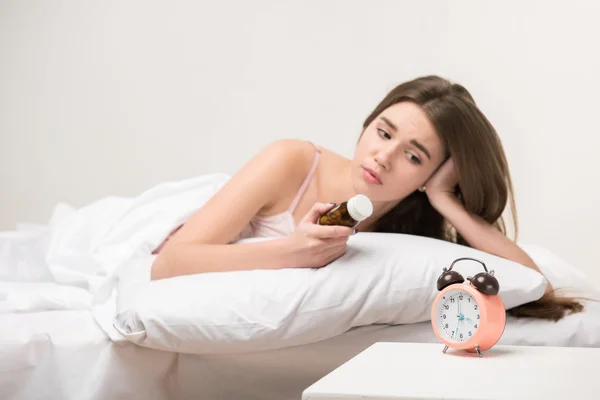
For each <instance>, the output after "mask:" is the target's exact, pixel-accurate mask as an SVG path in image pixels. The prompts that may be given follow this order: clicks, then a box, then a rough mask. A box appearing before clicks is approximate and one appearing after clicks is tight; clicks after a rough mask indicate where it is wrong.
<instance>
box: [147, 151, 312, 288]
mask: <svg viewBox="0 0 600 400" xmlns="http://www.w3.org/2000/svg"><path fill="white" fill-rule="evenodd" d="M306 146H310V145H309V144H308V145H306ZM306 148H307V147H304V146H303V143H300V142H299V141H293V140H281V141H277V142H275V143H272V144H270V145H269V146H267V147H266V148H265V149H263V150H262V151H261V152H260V153H259V154H258V155H257V156H255V157H254V158H253V159H252V160H250V161H249V162H248V163H247V164H246V165H245V166H244V167H243V168H242V169H241V170H240V171H239V172H238V173H236V174H235V175H234V176H233V177H232V178H231V179H230V180H229V181H228V182H227V183H226V184H225V185H224V186H223V187H222V188H221V189H220V190H219V191H218V192H217V193H216V194H215V195H214V196H212V197H211V199H210V200H209V201H207V202H206V203H205V204H204V205H203V206H202V207H201V208H200V209H199V210H198V211H197V212H196V213H195V214H194V215H192V216H191V218H190V219H189V220H188V221H187V222H186V223H185V225H183V227H182V228H181V229H179V230H178V231H177V232H176V233H175V234H174V235H173V236H172V237H171V238H169V240H168V241H167V243H166V244H165V245H164V247H163V248H162V249H161V251H160V253H159V254H158V256H157V258H156V260H155V262H154V265H153V266H152V279H162V278H169V277H173V276H178V275H186V274H193V273H201V272H213V271H223V270H231V269H233V268H235V269H250V268H258V267H261V268H265V267H266V268H269V267H274V266H275V265H277V263H278V262H279V263H280V262H281V261H280V260H282V259H287V255H286V253H287V252H288V250H289V249H288V246H285V241H283V240H275V241H269V242H266V243H262V242H261V243H248V244H244V245H228V244H227V243H229V242H231V241H232V240H233V239H235V237H236V236H237V235H238V234H239V233H240V232H241V231H242V229H244V227H246V226H247V225H248V223H249V222H250V220H251V219H252V218H253V217H254V216H255V215H256V214H258V213H259V212H261V210H264V209H266V208H268V207H269V206H271V205H273V204H274V203H275V202H276V201H277V200H279V199H281V196H283V195H285V193H286V192H290V191H292V190H293V186H294V185H295V186H300V184H301V182H302V179H303V176H304V175H305V173H306V171H308V169H309V168H310V167H309V166H310V160H308V158H307V156H306V153H305V149H306ZM313 152H314V150H313ZM305 170H306V171H305Z"/></svg>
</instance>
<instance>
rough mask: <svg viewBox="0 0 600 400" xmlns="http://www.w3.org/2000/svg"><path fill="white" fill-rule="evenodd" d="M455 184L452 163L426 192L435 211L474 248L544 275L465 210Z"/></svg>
mask: <svg viewBox="0 0 600 400" xmlns="http://www.w3.org/2000/svg"><path fill="white" fill-rule="evenodd" d="M455 184H456V176H455V175H454V171H453V165H452V161H451V160H450V161H449V162H448V163H446V165H444V166H442V168H440V170H439V171H438V175H437V176H435V177H433V178H432V179H430V181H429V182H428V183H427V186H426V193H427V195H428V198H429V202H430V203H431V205H432V206H433V208H435V209H436V210H437V211H438V212H439V213H440V214H441V215H442V216H443V217H444V218H445V219H446V220H447V221H448V222H449V223H450V224H452V226H453V227H454V228H455V229H456V231H457V232H458V233H460V235H461V236H462V237H463V238H464V239H465V240H466V241H467V243H469V245H470V246H471V247H473V248H475V249H477V250H481V251H484V252H486V253H490V254H494V255H497V256H499V257H502V258H505V259H507V260H511V261H514V262H517V263H519V264H521V265H524V266H526V267H529V268H531V269H533V270H535V271H537V272H539V273H540V274H542V271H541V270H540V269H539V267H538V266H537V265H536V264H535V262H534V261H533V259H532V258H531V257H529V255H528V254H527V253H526V252H525V251H524V250H523V249H521V248H520V247H519V246H518V245H517V244H516V243H514V242H513V241H512V240H510V239H509V238H508V237H506V235H504V234H503V233H502V232H501V231H499V230H498V229H496V228H495V227H494V226H492V225H491V224H489V223H488V222H487V221H485V220H483V219H482V218H480V217H479V216H477V215H474V214H472V213H470V212H468V211H467V210H466V209H465V208H464V207H463V205H462V204H461V203H460V201H459V200H458V199H457V198H456V196H455V195H454V194H453V191H452V189H451V188H454V186H455ZM542 275H543V274H542ZM550 291H552V285H550V283H548V285H547V287H546V293H548V292H550Z"/></svg>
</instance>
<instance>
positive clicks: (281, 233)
mask: <svg viewBox="0 0 600 400" xmlns="http://www.w3.org/2000/svg"><path fill="white" fill-rule="evenodd" d="M315 149H316V153H315V158H314V161H313V164H312V167H311V169H310V171H309V173H308V175H307V176H306V178H304V182H302V185H301V186H300V189H299V190H298V192H297V193H296V196H295V197H294V200H292V203H291V204H290V206H289V207H288V209H287V210H285V211H283V212H281V213H279V214H274V215H255V216H254V217H253V218H252V220H250V223H249V224H248V225H247V226H246V227H245V228H244V229H243V230H242V231H241V232H240V233H239V234H238V235H237V236H236V237H235V238H234V239H233V240H232V242H236V241H238V240H242V239H249V238H258V237H285V236H289V235H290V234H291V233H292V232H294V230H295V229H296V223H295V221H294V210H295V209H296V207H297V206H298V203H299V202H300V199H301V198H302V196H303V195H304V192H306V189H308V185H309V184H310V182H311V180H312V178H313V175H314V174H315V171H316V170H317V166H318V164H319V158H320V155H321V151H320V150H319V149H318V148H317V147H316V146H315ZM181 226H183V225H181ZM181 226H179V227H177V228H176V229H175V230H173V231H172V232H171V233H170V234H169V236H168V237H167V238H166V239H165V240H164V241H163V242H162V243H161V244H160V246H158V247H157V248H156V249H155V250H154V251H153V252H152V254H156V253H158V252H159V251H160V249H162V247H163V246H164V245H165V243H166V242H167V240H169V238H170V237H171V236H173V235H174V234H175V232H177V231H178V230H179V229H180V228H181Z"/></svg>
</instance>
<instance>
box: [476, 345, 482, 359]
mask: <svg viewBox="0 0 600 400" xmlns="http://www.w3.org/2000/svg"><path fill="white" fill-rule="evenodd" d="M475 351H477V354H479V357H481V350H480V349H479V346H475Z"/></svg>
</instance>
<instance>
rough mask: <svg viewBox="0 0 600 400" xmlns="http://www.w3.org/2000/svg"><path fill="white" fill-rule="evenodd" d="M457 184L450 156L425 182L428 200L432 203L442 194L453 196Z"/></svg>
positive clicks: (442, 195)
mask: <svg viewBox="0 0 600 400" xmlns="http://www.w3.org/2000/svg"><path fill="white" fill-rule="evenodd" d="M457 184H458V176H457V175H456V171H455V169H454V162H453V161H452V158H449V159H448V160H446V161H445V162H444V163H443V164H442V165H441V166H440V167H439V168H438V170H437V171H436V172H435V173H434V174H433V175H432V176H431V177H430V178H429V179H428V180H427V182H426V183H425V193H426V194H427V197H428V198H429V202H430V203H432V204H433V203H434V202H435V201H436V200H438V199H439V198H440V197H444V196H452V197H454V196H455V192H454V191H455V188H456V185H457Z"/></svg>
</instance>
